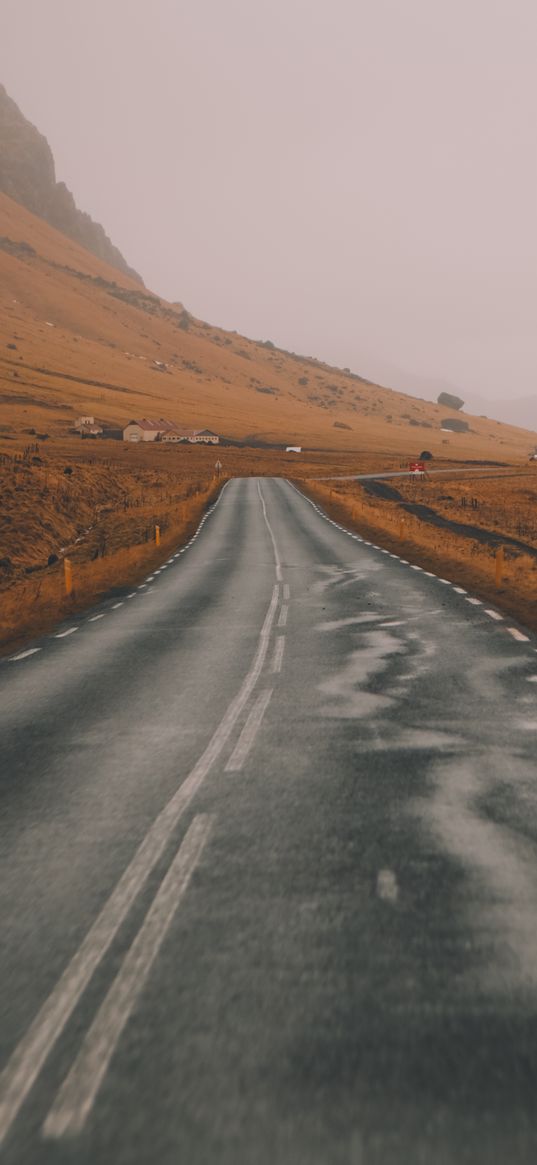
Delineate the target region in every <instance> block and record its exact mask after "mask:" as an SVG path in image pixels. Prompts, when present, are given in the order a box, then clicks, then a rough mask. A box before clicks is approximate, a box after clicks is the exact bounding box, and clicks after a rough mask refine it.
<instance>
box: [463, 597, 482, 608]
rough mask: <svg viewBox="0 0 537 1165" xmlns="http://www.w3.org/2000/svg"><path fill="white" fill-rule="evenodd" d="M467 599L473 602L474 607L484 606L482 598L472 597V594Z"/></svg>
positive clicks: (468, 601)
mask: <svg viewBox="0 0 537 1165" xmlns="http://www.w3.org/2000/svg"><path fill="white" fill-rule="evenodd" d="M465 601H466V602H467V603H471V604H472V606H473V607H482V606H483V603H482V602H481V599H472V598H471V596H467V597H466V600H465Z"/></svg>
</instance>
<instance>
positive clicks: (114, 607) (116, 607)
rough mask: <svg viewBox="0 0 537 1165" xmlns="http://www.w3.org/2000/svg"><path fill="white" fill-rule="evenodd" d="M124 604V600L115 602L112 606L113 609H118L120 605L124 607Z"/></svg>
mask: <svg viewBox="0 0 537 1165" xmlns="http://www.w3.org/2000/svg"><path fill="white" fill-rule="evenodd" d="M122 606H123V603H122V602H121V603H114V604H113V606H112V610H113V611H117V609H118V607H122Z"/></svg>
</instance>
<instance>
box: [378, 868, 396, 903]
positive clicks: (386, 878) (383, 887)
mask: <svg viewBox="0 0 537 1165" xmlns="http://www.w3.org/2000/svg"><path fill="white" fill-rule="evenodd" d="M377 894H378V896H379V898H383V899H384V901H385V902H397V899H398V897H399V887H398V885H397V878H396V877H395V874H394V872H393V870H379V872H378V874H377Z"/></svg>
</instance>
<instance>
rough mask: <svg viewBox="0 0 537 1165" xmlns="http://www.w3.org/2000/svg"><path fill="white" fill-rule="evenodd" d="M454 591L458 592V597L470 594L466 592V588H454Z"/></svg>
mask: <svg viewBox="0 0 537 1165" xmlns="http://www.w3.org/2000/svg"><path fill="white" fill-rule="evenodd" d="M453 590H454V591H456V592H457V594H458V595H467V594H468V591H465V589H464V587H453Z"/></svg>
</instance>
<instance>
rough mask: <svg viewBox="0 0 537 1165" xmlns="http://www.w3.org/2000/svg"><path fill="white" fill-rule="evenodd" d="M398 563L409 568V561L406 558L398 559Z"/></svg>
mask: <svg viewBox="0 0 537 1165" xmlns="http://www.w3.org/2000/svg"><path fill="white" fill-rule="evenodd" d="M399 562H402V563H403V564H404V565H405V566H409V565H410V564H409V561H408V558H400V559H399Z"/></svg>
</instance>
